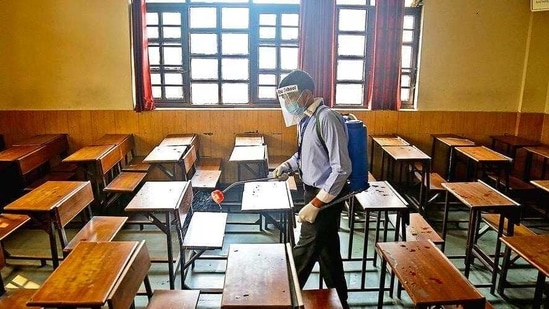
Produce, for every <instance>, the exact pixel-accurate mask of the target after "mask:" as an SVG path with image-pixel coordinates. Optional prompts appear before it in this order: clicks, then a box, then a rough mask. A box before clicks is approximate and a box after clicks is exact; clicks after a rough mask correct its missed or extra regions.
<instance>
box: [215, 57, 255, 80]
mask: <svg viewBox="0 0 549 309" xmlns="http://www.w3.org/2000/svg"><path fill="white" fill-rule="evenodd" d="M248 65H249V64H248V59H223V60H221V78H222V79H225V80H226V79H232V80H235V79H236V80H247V79H249V75H248Z"/></svg>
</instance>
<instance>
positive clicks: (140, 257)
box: [107, 240, 152, 309]
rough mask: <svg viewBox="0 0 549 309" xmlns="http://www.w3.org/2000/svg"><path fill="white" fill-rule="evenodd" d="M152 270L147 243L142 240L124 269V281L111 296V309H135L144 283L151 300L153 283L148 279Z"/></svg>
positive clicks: (119, 282) (122, 280) (109, 302)
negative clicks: (134, 305) (135, 303)
mask: <svg viewBox="0 0 549 309" xmlns="http://www.w3.org/2000/svg"><path fill="white" fill-rule="evenodd" d="M150 268H151V258H150V256H149V251H148V250H147V246H146V245H145V241H144V240H142V241H141V242H140V243H139V246H138V247H137V248H136V249H135V252H134V254H133V255H132V256H131V258H130V260H129V261H128V264H127V265H126V267H125V268H124V270H123V272H122V275H121V276H120V278H122V279H121V280H120V281H118V282H117V283H116V285H115V287H114V288H113V291H112V293H111V294H110V295H109V299H108V301H107V304H108V307H109V309H127V308H130V307H132V308H133V306H132V304H134V298H135V296H136V295H137V292H138V291H139V287H140V286H141V284H143V283H144V284H145V289H146V290H147V296H148V297H149V299H150V298H151V297H152V289H151V283H150V281H149V277H148V273H149V269H150Z"/></svg>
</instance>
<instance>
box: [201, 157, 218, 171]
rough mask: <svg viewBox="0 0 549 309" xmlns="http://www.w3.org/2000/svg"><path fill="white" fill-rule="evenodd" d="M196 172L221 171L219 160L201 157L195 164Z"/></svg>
mask: <svg viewBox="0 0 549 309" xmlns="http://www.w3.org/2000/svg"><path fill="white" fill-rule="evenodd" d="M196 169H197V170H214V171H219V170H221V158H210V157H201V158H199V159H198V162H197V163H196Z"/></svg>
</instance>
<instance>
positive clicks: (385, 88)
mask: <svg viewBox="0 0 549 309" xmlns="http://www.w3.org/2000/svg"><path fill="white" fill-rule="evenodd" d="M375 18H376V22H375V30H374V31H375V33H374V48H373V49H374V51H373V53H374V55H373V61H372V66H371V69H370V82H369V85H368V102H369V103H370V107H371V108H372V110H380V109H386V110H398V109H399V108H400V103H401V101H400V70H401V67H400V66H401V56H402V55H401V53H402V50H401V48H402V47H401V46H402V27H403V25H402V23H403V18H404V0H382V1H376V16H375Z"/></svg>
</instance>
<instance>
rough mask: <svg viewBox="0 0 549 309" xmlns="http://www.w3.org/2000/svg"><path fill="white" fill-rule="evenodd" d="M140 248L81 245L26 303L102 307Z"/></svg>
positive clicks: (119, 244) (121, 244)
mask: <svg viewBox="0 0 549 309" xmlns="http://www.w3.org/2000/svg"><path fill="white" fill-rule="evenodd" d="M137 246H138V242H137V241H113V242H87V241H83V242H80V243H79V244H78V245H77V246H76V247H75V248H74V250H73V251H72V252H71V254H70V255H69V256H68V257H67V258H66V259H65V260H64V261H63V263H62V264H61V265H60V266H59V268H57V269H56V270H55V271H54V272H53V273H52V274H51V275H50V276H49V277H48V279H46V281H45V282H44V283H43V284H42V286H41V287H40V288H39V289H38V291H37V292H36V293H35V294H34V296H33V297H32V298H31V299H30V300H29V302H28V303H27V304H28V305H32V306H46V307H61V308H77V307H92V308H99V307H101V306H103V305H104V304H105V303H106V302H107V300H108V297H109V295H110V294H111V292H112V291H113V289H114V287H115V284H116V283H117V282H118V281H119V280H120V279H121V275H122V273H123V270H124V268H125V267H126V265H127V263H128V262H129V260H130V257H131V256H132V254H133V253H134V251H135V250H136V248H137Z"/></svg>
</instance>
